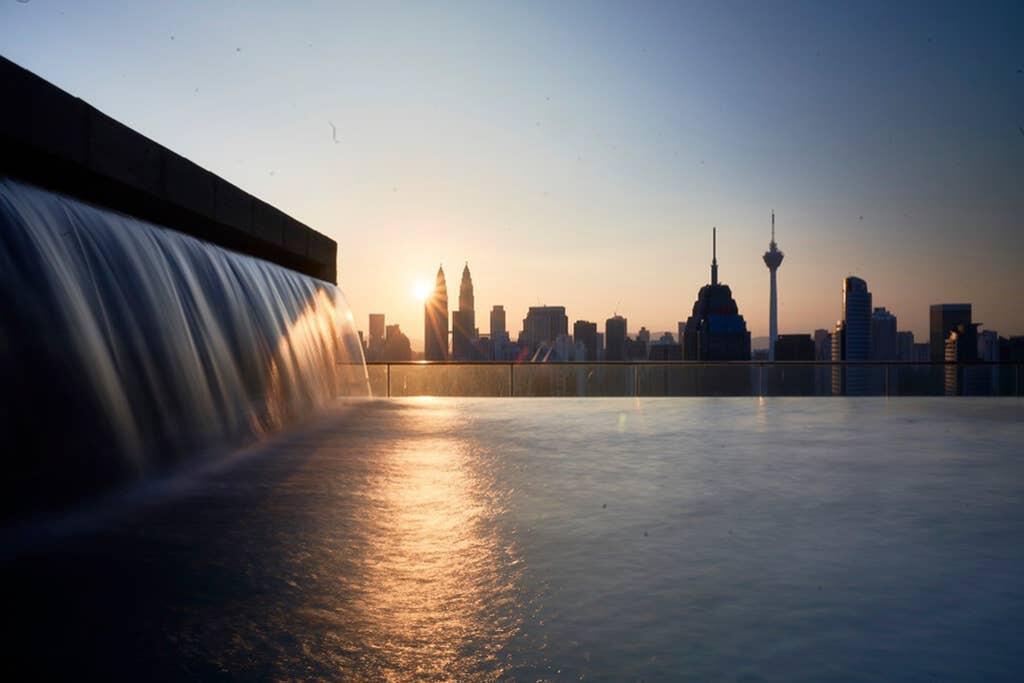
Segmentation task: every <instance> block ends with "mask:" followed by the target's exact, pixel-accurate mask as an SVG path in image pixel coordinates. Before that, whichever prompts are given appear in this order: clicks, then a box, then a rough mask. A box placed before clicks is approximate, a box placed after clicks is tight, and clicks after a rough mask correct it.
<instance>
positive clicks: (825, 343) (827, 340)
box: [814, 329, 832, 360]
mask: <svg viewBox="0 0 1024 683" xmlns="http://www.w3.org/2000/svg"><path fill="white" fill-rule="evenodd" d="M814 360H832V333H831V332H829V331H828V330H821V329H818V330H815V331H814Z"/></svg>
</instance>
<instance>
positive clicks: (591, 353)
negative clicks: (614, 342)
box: [572, 320, 597, 362]
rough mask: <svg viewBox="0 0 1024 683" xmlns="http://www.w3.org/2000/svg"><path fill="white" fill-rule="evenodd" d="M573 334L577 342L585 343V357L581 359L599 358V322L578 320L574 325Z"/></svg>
mask: <svg viewBox="0 0 1024 683" xmlns="http://www.w3.org/2000/svg"><path fill="white" fill-rule="evenodd" d="M572 336H573V339H574V340H575V341H576V343H577V344H583V348H584V349H585V356H586V357H585V358H584V359H581V360H588V361H591V362H593V361H596V360H597V323H592V322H589V321H587V320H577V321H576V322H575V323H573V325H572Z"/></svg>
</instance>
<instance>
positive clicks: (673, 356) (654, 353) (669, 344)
mask: <svg viewBox="0 0 1024 683" xmlns="http://www.w3.org/2000/svg"><path fill="white" fill-rule="evenodd" d="M647 358H648V359H649V360H682V359H683V347H682V346H680V345H679V344H678V343H676V340H675V337H673V336H672V333H671V332H666V333H665V334H663V335H661V337H660V338H659V339H658V341H656V342H652V343H651V346H650V350H649V351H648V353H647Z"/></svg>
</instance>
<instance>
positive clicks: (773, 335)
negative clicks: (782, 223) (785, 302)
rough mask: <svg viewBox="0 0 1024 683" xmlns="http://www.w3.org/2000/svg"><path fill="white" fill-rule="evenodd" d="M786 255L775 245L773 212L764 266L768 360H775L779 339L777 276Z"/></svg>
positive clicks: (773, 212)
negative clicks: (766, 294) (766, 275)
mask: <svg viewBox="0 0 1024 683" xmlns="http://www.w3.org/2000/svg"><path fill="white" fill-rule="evenodd" d="M783 256H784V254H783V253H782V252H781V251H779V247H778V245H777V244H776V243H775V211H772V241H771V242H769V243H768V251H766V252H764V264H765V265H766V266H768V273H769V280H770V292H769V294H768V360H770V361H771V360H775V342H776V340H778V338H779V301H778V291H777V288H776V282H775V274H776V272H777V271H778V270H779V266H781V265H782V258H783Z"/></svg>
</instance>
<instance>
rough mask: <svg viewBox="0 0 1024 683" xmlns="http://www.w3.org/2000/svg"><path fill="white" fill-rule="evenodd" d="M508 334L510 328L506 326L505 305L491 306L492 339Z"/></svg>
mask: <svg viewBox="0 0 1024 683" xmlns="http://www.w3.org/2000/svg"><path fill="white" fill-rule="evenodd" d="M506 334H508V328H506V327H505V307H504V306H493V307H492V308H491V339H494V338H495V337H498V336H500V335H506Z"/></svg>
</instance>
